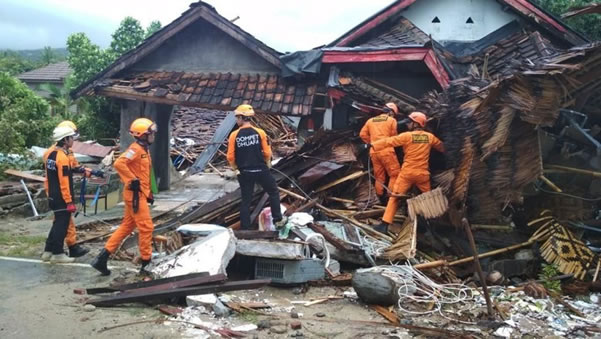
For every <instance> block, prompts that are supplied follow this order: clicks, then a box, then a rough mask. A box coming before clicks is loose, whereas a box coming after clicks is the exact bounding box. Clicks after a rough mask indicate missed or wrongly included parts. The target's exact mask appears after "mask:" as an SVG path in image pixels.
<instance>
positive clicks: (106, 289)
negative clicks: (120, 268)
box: [86, 272, 209, 294]
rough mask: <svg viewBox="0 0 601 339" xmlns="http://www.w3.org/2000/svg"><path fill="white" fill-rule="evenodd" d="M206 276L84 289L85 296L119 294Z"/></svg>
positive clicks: (199, 274) (203, 273) (194, 274)
mask: <svg viewBox="0 0 601 339" xmlns="http://www.w3.org/2000/svg"><path fill="white" fill-rule="evenodd" d="M208 276H209V273H208V272H201V273H192V274H186V275H179V276H177V277H171V278H164V279H155V280H150V281H141V282H137V283H132V284H125V285H118V286H107V287H97V288H88V289H86V293H87V294H98V293H109V292H119V291H126V290H133V289H137V288H145V287H150V286H156V285H161V284H166V283H171V282H176V281H182V280H188V279H194V278H202V277H208Z"/></svg>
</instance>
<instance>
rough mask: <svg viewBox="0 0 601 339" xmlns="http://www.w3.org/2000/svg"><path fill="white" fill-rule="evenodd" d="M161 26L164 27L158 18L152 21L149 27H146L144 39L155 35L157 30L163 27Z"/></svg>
mask: <svg viewBox="0 0 601 339" xmlns="http://www.w3.org/2000/svg"><path fill="white" fill-rule="evenodd" d="M161 27H163V26H162V25H161V22H160V21H158V20H154V21H152V22H151V23H150V25H148V27H146V35H145V36H144V39H146V38H148V37H149V36H151V35H153V34H154V33H155V32H156V31H158V30H159V29H161Z"/></svg>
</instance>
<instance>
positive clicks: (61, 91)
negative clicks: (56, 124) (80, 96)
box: [38, 83, 82, 120]
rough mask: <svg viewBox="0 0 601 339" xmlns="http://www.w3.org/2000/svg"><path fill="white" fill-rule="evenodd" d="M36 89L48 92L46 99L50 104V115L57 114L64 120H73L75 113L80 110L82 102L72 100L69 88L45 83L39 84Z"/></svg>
mask: <svg viewBox="0 0 601 339" xmlns="http://www.w3.org/2000/svg"><path fill="white" fill-rule="evenodd" d="M38 89H39V90H42V91H44V92H47V93H48V97H47V98H46V100H47V101H48V104H50V109H51V114H52V115H56V114H58V115H60V116H61V117H62V118H63V119H65V120H73V118H74V117H75V115H76V114H77V113H78V112H80V111H81V110H82V102H81V101H80V100H73V99H72V98H71V96H70V95H69V90H67V89H66V88H64V87H59V86H56V85H53V84H49V83H46V84H41V85H40V86H39V87H38ZM73 108H75V109H73Z"/></svg>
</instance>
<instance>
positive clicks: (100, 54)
mask: <svg viewBox="0 0 601 339" xmlns="http://www.w3.org/2000/svg"><path fill="white" fill-rule="evenodd" d="M67 50H68V51H69V57H68V58H67V60H68V61H69V66H71V68H72V69H73V73H72V75H71V79H69V85H70V86H72V87H69V88H70V89H71V88H75V87H77V86H79V85H81V84H82V83H84V82H86V81H87V80H88V79H90V78H92V77H93V76H94V75H96V74H97V73H98V72H100V71H102V70H103V69H104V68H105V67H106V66H108V65H109V64H110V63H111V62H112V61H113V59H112V57H111V55H110V53H108V52H106V51H104V50H102V49H101V48H100V47H98V45H95V44H93V43H92V42H91V41H90V39H89V38H88V37H87V36H86V35H85V33H75V34H71V35H70V36H69V37H68V38H67Z"/></svg>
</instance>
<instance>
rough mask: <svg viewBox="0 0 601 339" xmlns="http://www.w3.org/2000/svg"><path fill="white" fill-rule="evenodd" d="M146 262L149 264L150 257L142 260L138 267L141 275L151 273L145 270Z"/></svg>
mask: <svg viewBox="0 0 601 339" xmlns="http://www.w3.org/2000/svg"><path fill="white" fill-rule="evenodd" d="M148 264H150V259H148V260H142V266H141V267H140V274H141V275H147V276H150V275H152V273H150V272H149V271H147V270H146V266H148Z"/></svg>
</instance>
